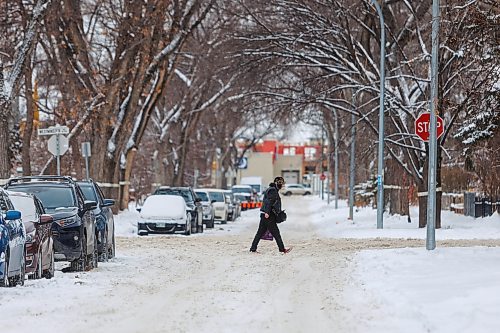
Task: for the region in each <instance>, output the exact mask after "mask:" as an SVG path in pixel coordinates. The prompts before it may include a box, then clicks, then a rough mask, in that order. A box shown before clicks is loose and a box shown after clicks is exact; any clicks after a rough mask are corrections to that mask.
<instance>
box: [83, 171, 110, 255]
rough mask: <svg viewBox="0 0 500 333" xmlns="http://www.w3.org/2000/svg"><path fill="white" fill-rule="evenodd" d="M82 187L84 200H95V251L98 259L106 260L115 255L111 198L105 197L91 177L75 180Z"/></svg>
mask: <svg viewBox="0 0 500 333" xmlns="http://www.w3.org/2000/svg"><path fill="white" fill-rule="evenodd" d="M77 183H78V186H80V188H81V189H82V192H83V195H84V197H85V200H90V201H95V202H97V207H96V208H95V209H94V215H95V221H96V226H97V229H96V230H97V251H98V253H99V260H100V261H108V259H109V258H113V257H114V256H115V249H116V247H115V220H114V217H113V211H112V210H111V206H113V205H114V204H115V200H113V199H105V197H104V194H103V193H102V190H101V188H100V187H99V185H98V184H97V183H96V182H94V181H93V180H92V179H89V180H86V181H80V182H77Z"/></svg>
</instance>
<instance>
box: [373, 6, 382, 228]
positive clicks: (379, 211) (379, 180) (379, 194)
mask: <svg viewBox="0 0 500 333" xmlns="http://www.w3.org/2000/svg"><path fill="white" fill-rule="evenodd" d="M372 2H373V4H374V5H375V8H376V9H377V12H378V16H379V19H380V103H379V104H380V106H379V108H380V110H379V118H378V119H379V122H378V166H377V172H378V174H377V229H383V228H384V99H385V24H384V14H383V13H382V9H381V8H380V5H379V3H378V1H376V0H372Z"/></svg>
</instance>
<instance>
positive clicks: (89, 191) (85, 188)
mask: <svg viewBox="0 0 500 333" xmlns="http://www.w3.org/2000/svg"><path fill="white" fill-rule="evenodd" d="M79 185H80V188H81V189H82V192H83V196H84V197H85V200H91V201H97V197H96V195H95V191H94V189H93V188H92V186H91V185H83V184H79Z"/></svg>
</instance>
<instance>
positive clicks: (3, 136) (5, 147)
mask: <svg viewBox="0 0 500 333" xmlns="http://www.w3.org/2000/svg"><path fill="white" fill-rule="evenodd" d="M10 107H11V104H10V103H9V101H8V100H6V99H0V178H1V179H7V178H9V177H10V169H11V165H10V159H9V156H10V153H9V142H10V140H9V114H10Z"/></svg>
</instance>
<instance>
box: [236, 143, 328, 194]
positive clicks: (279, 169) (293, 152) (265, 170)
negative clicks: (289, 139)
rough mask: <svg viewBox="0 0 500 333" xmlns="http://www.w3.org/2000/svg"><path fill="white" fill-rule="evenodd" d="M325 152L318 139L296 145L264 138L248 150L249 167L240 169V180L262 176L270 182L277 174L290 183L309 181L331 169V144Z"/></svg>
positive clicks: (266, 182) (306, 182)
mask: <svg viewBox="0 0 500 333" xmlns="http://www.w3.org/2000/svg"><path fill="white" fill-rule="evenodd" d="M323 151H324V154H323V156H322V154H321V144H319V143H316V142H314V143H311V144H304V145H292V144H287V143H281V142H279V141H277V140H264V141H263V142H261V143H259V144H257V145H256V146H255V147H254V149H253V150H252V151H249V152H247V153H246V158H247V163H246V165H245V166H246V168H245V169H240V170H239V172H238V182H239V180H240V179H241V178H242V177H262V182H263V183H264V184H265V185H267V184H269V183H270V182H272V181H273V179H274V177H276V176H282V177H283V178H285V182H287V183H288V184H294V183H305V184H309V182H310V175H312V174H319V173H321V172H322V170H326V169H327V161H328V159H327V158H326V156H327V151H328V149H327V146H324V147H323ZM322 157H323V158H322ZM322 160H323V169H322V163H321V162H322Z"/></svg>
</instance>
